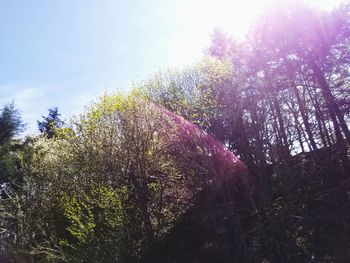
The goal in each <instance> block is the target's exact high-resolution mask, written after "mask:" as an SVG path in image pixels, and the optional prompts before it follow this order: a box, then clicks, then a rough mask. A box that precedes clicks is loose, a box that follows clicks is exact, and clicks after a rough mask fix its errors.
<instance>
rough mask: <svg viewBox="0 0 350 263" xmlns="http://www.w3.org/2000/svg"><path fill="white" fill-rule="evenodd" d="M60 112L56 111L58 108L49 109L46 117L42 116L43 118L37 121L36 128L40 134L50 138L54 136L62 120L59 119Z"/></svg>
mask: <svg viewBox="0 0 350 263" xmlns="http://www.w3.org/2000/svg"><path fill="white" fill-rule="evenodd" d="M60 116H61V114H59V113H58V108H57V107H55V108H51V109H49V114H48V116H47V117H45V116H42V118H43V120H42V121H38V128H39V131H40V132H41V133H42V134H45V135H46V136H47V138H49V139H51V138H52V137H54V136H56V134H57V132H58V129H60V128H62V126H63V121H62V120H61V119H60Z"/></svg>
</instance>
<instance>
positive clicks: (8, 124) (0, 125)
mask: <svg viewBox="0 0 350 263" xmlns="http://www.w3.org/2000/svg"><path fill="white" fill-rule="evenodd" d="M23 129H24V124H23V122H22V119H21V116H20V113H19V110H18V109H16V108H15V105H14V103H13V102H12V103H10V104H7V105H5V106H4V107H3V108H2V109H1V112H0V145H3V144H4V143H5V142H8V141H9V140H10V139H12V138H13V137H14V136H16V135H18V134H19V133H20V132H21V131H23Z"/></svg>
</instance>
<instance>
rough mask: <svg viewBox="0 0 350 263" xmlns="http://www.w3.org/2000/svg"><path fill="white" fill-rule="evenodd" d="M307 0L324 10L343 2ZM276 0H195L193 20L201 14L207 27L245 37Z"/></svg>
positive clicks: (335, 0)
mask: <svg viewBox="0 0 350 263" xmlns="http://www.w3.org/2000/svg"><path fill="white" fill-rule="evenodd" d="M277 1H278V0H277ZM279 1H285V0H279ZM305 1H306V2H307V3H309V4H310V5H312V6H315V7H317V8H320V9H322V10H330V9H332V8H333V7H335V6H337V5H339V3H340V2H341V0H305ZM274 2H276V0H243V1H241V0H216V1H209V0H207V1H196V0H194V1H192V3H191V5H192V6H191V7H190V8H191V9H192V11H195V12H196V13H197V14H194V16H193V20H196V19H198V17H197V15H198V16H200V18H202V19H200V20H201V21H203V20H204V19H205V21H206V23H207V28H208V27H211V28H220V29H222V30H223V31H225V32H228V33H230V34H232V35H234V36H235V37H236V38H243V37H244V36H245V34H246V32H247V31H248V29H249V26H250V24H251V23H252V22H253V21H254V20H255V19H256V18H257V17H258V16H259V14H261V13H262V12H263V10H264V9H265V8H267V7H268V6H269V5H273V3H274Z"/></svg>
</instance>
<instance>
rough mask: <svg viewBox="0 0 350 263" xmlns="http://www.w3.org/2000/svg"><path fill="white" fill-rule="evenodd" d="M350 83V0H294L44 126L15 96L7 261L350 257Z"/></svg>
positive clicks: (3, 161)
mask: <svg viewBox="0 0 350 263" xmlns="http://www.w3.org/2000/svg"><path fill="white" fill-rule="evenodd" d="M349 87H350V6H349V5H345V4H343V5H341V6H339V7H338V8H336V9H334V10H333V11H331V12H323V11H319V10H315V9H312V8H310V7H309V6H307V5H305V4H303V3H302V2H301V1H293V2H292V3H289V5H288V6H284V5H283V4H281V5H280V6H275V9H274V10H273V11H271V12H269V11H267V12H266V13H265V14H264V15H263V16H262V17H260V19H259V20H258V21H257V22H256V24H255V25H253V27H252V28H251V31H250V34H249V35H248V36H247V38H246V39H245V40H242V41H238V40H235V39H233V38H232V37H231V36H229V35H227V34H225V33H223V32H221V31H219V30H216V31H215V32H214V33H213V35H212V42H211V45H210V47H209V48H208V49H207V50H206V56H205V57H204V58H203V60H202V61H201V62H200V63H198V64H196V65H194V66H192V67H188V68H185V69H182V70H169V71H164V72H160V73H157V74H155V75H154V76H152V77H151V78H149V79H148V80H146V81H144V82H142V83H138V84H135V85H134V86H133V87H132V89H131V91H130V92H129V93H127V94H107V95H104V96H103V97H101V98H100V99H99V100H98V101H97V102H96V103H93V104H91V105H90V106H89V107H88V108H87V109H86V110H85V112H83V113H82V114H81V115H80V116H77V117H75V118H73V119H72V120H71V121H70V122H69V123H65V124H63V123H62V122H55V120H54V119H52V118H51V119H50V118H48V119H46V121H48V120H49V122H47V123H46V122H40V127H41V129H42V130H41V131H42V133H43V134H42V135H39V136H36V137H27V138H19V137H18V134H19V133H20V131H21V130H22V129H23V125H22V122H21V119H20V115H19V113H18V111H17V110H16V109H15V107H14V105H13V104H9V105H6V106H4V108H3V109H2V110H1V113H0V189H1V198H0V240H1V242H0V261H1V262H118V263H121V262H159V263H160V262H164V263H165V262H169V263H171V262H183V263H185V262H188V263H192V262H217V263H220V262H223V263H226V262H305V263H306V262H317V263H319V262H350V254H349V251H350V223H349V222H350V178H349V175H350V161H349V158H350V148H349V144H350V131H349V123H350V88H349ZM54 113H55V118H57V116H58V113H57V109H55V112H54ZM51 117H52V116H51Z"/></svg>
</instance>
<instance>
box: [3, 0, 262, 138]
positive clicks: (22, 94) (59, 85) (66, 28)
mask: <svg viewBox="0 0 350 263" xmlns="http://www.w3.org/2000/svg"><path fill="white" fill-rule="evenodd" d="M264 2H266V1H264V0H259V1H257V0H255V1H254V0H246V1H244V2H242V1H228V0H216V1H203V0H174V1H171V0H169V1H166V0H147V1H142V0H132V1H127V0H125V1H119V0H0V38H1V39H0V41H1V42H0V72H1V73H0V94H1V96H0V106H2V105H4V104H5V103H8V102H11V101H12V100H14V101H15V104H16V105H17V107H18V108H19V109H20V110H21V111H22V117H23V120H24V121H25V122H26V123H27V131H26V133H27V134H28V133H33V132H35V130H36V120H37V119H40V116H41V115H46V114H47V110H48V108H50V107H54V106H58V107H59V110H60V112H61V113H62V115H63V118H64V119H69V117H71V116H72V115H73V114H77V113H79V112H80V111H81V110H82V109H83V107H84V105H87V104H88V103H89V102H90V101H91V100H93V99H96V98H97V97H98V96H99V95H102V94H103V92H104V91H109V92H111V91H118V90H119V91H120V90H122V91H123V90H128V88H129V87H130V85H131V83H132V82H137V81H140V80H143V79H146V78H147V77H148V76H150V75H151V74H152V73H155V72H157V71H159V70H162V69H166V68H167V67H174V66H175V67H176V66H178V67H181V66H184V65H190V64H192V63H194V62H195V61H197V60H199V59H200V58H201V57H202V56H203V53H204V50H205V48H206V47H207V46H208V45H209V43H210V34H211V33H212V31H213V29H214V28H215V27H221V28H223V29H224V30H225V31H230V32H231V33H233V34H234V35H237V36H239V35H242V34H243V32H245V30H246V28H247V25H248V22H250V21H251V20H252V18H253V16H254V15H256V14H257V13H258V12H259V10H260V8H261V7H262V4H261V3H264ZM252 6H255V8H252ZM248 11H249V13H248Z"/></svg>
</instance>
